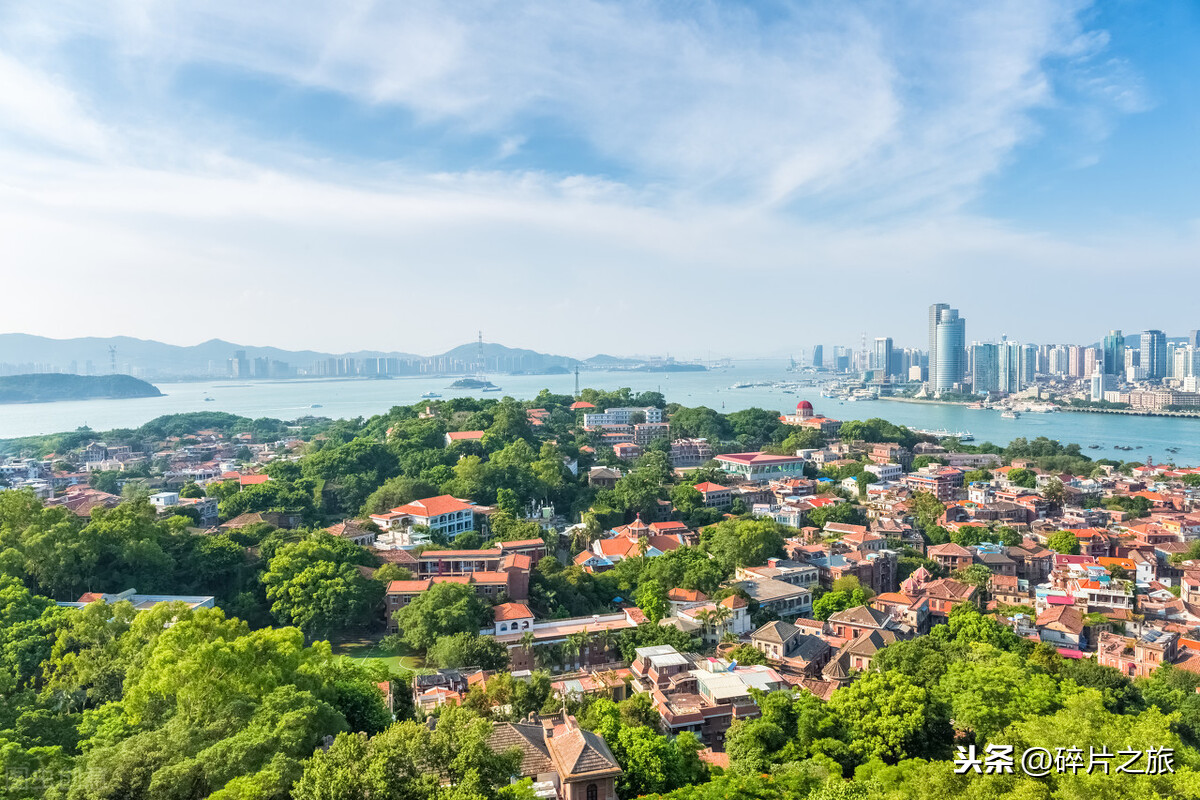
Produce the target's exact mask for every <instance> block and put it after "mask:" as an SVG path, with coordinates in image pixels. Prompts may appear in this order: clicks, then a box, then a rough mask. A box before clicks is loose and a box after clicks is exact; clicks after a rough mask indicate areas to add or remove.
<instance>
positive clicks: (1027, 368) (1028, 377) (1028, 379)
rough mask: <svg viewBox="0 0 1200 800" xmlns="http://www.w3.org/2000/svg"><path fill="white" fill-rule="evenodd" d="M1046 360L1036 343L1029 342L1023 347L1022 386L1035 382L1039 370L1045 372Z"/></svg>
mask: <svg viewBox="0 0 1200 800" xmlns="http://www.w3.org/2000/svg"><path fill="white" fill-rule="evenodd" d="M1045 370H1046V362H1045V361H1044V360H1043V359H1042V356H1041V351H1040V350H1039V348H1038V346H1037V345H1036V344H1027V345H1025V346H1024V347H1022V348H1021V388H1022V389H1024V388H1025V387H1026V386H1029V385H1031V384H1032V383H1033V379H1034V377H1035V376H1036V375H1037V374H1038V373H1039V372H1045Z"/></svg>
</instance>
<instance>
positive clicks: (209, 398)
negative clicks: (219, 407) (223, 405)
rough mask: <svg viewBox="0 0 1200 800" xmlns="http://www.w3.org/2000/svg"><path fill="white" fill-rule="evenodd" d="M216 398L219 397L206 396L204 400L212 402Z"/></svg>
mask: <svg viewBox="0 0 1200 800" xmlns="http://www.w3.org/2000/svg"><path fill="white" fill-rule="evenodd" d="M216 399H217V398H215V397H206V398H204V402H206V403H211V402H212V401H214V400H216Z"/></svg>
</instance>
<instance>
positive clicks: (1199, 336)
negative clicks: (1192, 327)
mask: <svg viewBox="0 0 1200 800" xmlns="http://www.w3.org/2000/svg"><path fill="white" fill-rule="evenodd" d="M1184 344H1186V345H1188V346H1189V347H1195V348H1196V349H1200V330H1197V331H1191V332H1189V333H1188V336H1187V341H1186V342H1184Z"/></svg>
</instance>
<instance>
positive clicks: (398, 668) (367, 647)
mask: <svg viewBox="0 0 1200 800" xmlns="http://www.w3.org/2000/svg"><path fill="white" fill-rule="evenodd" d="M332 644H333V652H334V653H335V654H336V655H342V656H346V657H347V658H357V659H368V658H369V659H373V660H375V661H381V662H383V663H384V664H385V665H387V668H388V669H390V670H391V671H393V672H398V673H400V674H404V673H406V672H412V671H413V670H414V669H418V668H420V667H423V666H425V662H424V661H423V660H422V659H421V658H420V657H419V656H416V655H413V654H412V653H410V652H401V653H398V654H397V653H388V652H384V651H383V650H381V649H380V648H379V639H378V638H375V637H366V636H364V637H361V638H352V639H346V640H344V641H338V642H333V643H332Z"/></svg>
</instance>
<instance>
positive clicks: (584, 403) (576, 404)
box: [567, 400, 595, 411]
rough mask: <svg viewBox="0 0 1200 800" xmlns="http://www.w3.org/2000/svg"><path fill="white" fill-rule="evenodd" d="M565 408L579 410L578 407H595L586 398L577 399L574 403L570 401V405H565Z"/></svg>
mask: <svg viewBox="0 0 1200 800" xmlns="http://www.w3.org/2000/svg"><path fill="white" fill-rule="evenodd" d="M567 408H569V409H571V410H572V411H579V410H580V409H584V408H595V406H594V405H592V404H591V403H589V402H587V401H586V400H578V401H576V402H574V403H571V405H569V406H567Z"/></svg>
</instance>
